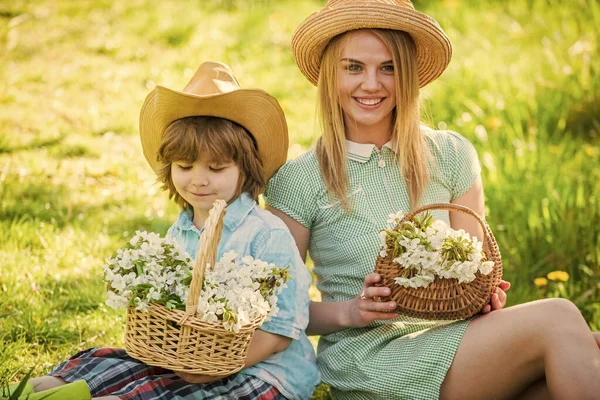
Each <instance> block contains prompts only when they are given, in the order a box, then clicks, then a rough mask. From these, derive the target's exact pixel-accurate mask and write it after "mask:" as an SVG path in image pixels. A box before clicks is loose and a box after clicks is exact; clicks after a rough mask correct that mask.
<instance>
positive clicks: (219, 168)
mask: <svg viewBox="0 0 600 400" xmlns="http://www.w3.org/2000/svg"><path fill="white" fill-rule="evenodd" d="M208 168H209V169H210V170H211V171H213V172H219V171H223V170H224V169H225V168H226V166H224V165H214V166H211V167H208Z"/></svg>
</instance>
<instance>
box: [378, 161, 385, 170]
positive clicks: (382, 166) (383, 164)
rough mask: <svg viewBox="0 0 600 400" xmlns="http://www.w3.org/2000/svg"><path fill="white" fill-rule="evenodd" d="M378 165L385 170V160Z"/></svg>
mask: <svg viewBox="0 0 600 400" xmlns="http://www.w3.org/2000/svg"><path fill="white" fill-rule="evenodd" d="M377 165H378V166H379V168H385V161H384V160H379V162H378V163H377Z"/></svg>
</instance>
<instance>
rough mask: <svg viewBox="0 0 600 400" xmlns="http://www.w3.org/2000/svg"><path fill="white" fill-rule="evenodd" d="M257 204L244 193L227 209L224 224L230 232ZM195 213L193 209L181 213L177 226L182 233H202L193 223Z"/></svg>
mask: <svg viewBox="0 0 600 400" xmlns="http://www.w3.org/2000/svg"><path fill="white" fill-rule="evenodd" d="M255 205H256V202H255V201H254V200H252V198H251V197H250V195H249V194H248V193H246V192H244V193H242V194H241V195H240V197H238V198H237V199H235V200H234V202H233V203H231V204H229V205H228V206H227V207H226V208H225V211H226V213H225V216H224V217H223V224H224V225H225V226H226V227H227V228H228V229H230V230H235V229H236V228H237V227H238V226H239V225H240V224H241V223H242V221H243V220H244V218H246V216H247V215H248V214H249V213H250V211H252V209H253V208H254V206H255ZM193 217H194V212H193V210H192V208H191V207H186V208H185V209H184V210H183V211H182V212H180V213H179V217H178V218H177V222H176V225H177V227H178V228H179V229H180V230H182V231H189V230H193V231H196V232H198V233H200V232H201V231H202V230H203V229H202V230H199V229H198V228H197V227H196V225H194V222H193Z"/></svg>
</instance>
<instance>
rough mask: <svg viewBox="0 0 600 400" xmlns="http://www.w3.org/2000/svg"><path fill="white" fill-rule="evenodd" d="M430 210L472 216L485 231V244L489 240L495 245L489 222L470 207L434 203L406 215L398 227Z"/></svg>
mask: <svg viewBox="0 0 600 400" xmlns="http://www.w3.org/2000/svg"><path fill="white" fill-rule="evenodd" d="M428 210H446V211H459V212H461V213H463V214H468V215H471V216H472V217H473V218H475V219H476V220H477V222H479V225H481V228H482V229H483V243H485V242H486V241H487V240H492V242H493V243H495V241H496V240H495V238H494V235H493V234H492V230H491V229H490V227H489V225H488V224H487V222H485V220H484V219H483V218H481V216H480V215H479V214H477V213H476V212H475V211H473V210H471V209H470V208H469V207H466V206H461V205H460V204H453V203H434V204H427V205H424V206H422V207H419V208H417V209H415V210H413V211H411V212H409V213H408V214H406V215H405V216H404V218H402V220H401V221H400V223H399V224H398V225H400V224H402V223H403V222H407V221H410V220H411V219H413V217H414V216H415V215H417V214H420V213H422V212H423V211H428Z"/></svg>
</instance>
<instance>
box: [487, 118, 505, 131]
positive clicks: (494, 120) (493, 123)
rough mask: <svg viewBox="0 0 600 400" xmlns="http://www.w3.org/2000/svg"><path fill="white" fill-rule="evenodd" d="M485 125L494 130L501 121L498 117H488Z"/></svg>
mask: <svg viewBox="0 0 600 400" xmlns="http://www.w3.org/2000/svg"><path fill="white" fill-rule="evenodd" d="M487 125H488V126H489V127H490V128H492V129H496V128H499V127H500V126H501V125H502V120H501V119H500V118H498V117H490V118H488V120H487Z"/></svg>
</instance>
